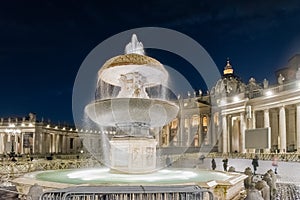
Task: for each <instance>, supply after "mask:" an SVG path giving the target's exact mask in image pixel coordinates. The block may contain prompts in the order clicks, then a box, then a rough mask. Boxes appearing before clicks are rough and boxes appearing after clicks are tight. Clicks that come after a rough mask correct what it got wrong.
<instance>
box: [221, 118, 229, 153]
mask: <svg viewBox="0 0 300 200" xmlns="http://www.w3.org/2000/svg"><path fill="white" fill-rule="evenodd" d="M222 132H223V153H227V151H228V150H227V146H228V145H227V143H228V141H227V140H228V138H227V117H226V115H223V116H222Z"/></svg>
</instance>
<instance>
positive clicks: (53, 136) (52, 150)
mask: <svg viewBox="0 0 300 200" xmlns="http://www.w3.org/2000/svg"><path fill="white" fill-rule="evenodd" d="M51 143H52V149H51V152H52V153H55V152H56V150H55V133H53V134H52V139H51Z"/></svg>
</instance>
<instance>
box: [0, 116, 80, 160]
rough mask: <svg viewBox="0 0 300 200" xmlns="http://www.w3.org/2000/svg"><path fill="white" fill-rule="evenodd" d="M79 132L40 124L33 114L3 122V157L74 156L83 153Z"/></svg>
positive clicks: (0, 135) (0, 142)
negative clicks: (16, 155) (12, 155)
mask: <svg viewBox="0 0 300 200" xmlns="http://www.w3.org/2000/svg"><path fill="white" fill-rule="evenodd" d="M81 141H82V140H81V139H80V138H79V136H78V130H76V129H75V128H74V127H70V126H59V125H55V124H51V123H46V122H43V121H38V120H37V119H36V115H35V114H32V113H30V114H29V116H27V117H23V118H1V119H0V154H2V155H5V154H10V153H11V152H15V153H16V154H20V155H24V154H27V155H28V154H31V155H32V154H42V155H48V154H75V153H78V151H80V150H82V149H83V146H82V142H81Z"/></svg>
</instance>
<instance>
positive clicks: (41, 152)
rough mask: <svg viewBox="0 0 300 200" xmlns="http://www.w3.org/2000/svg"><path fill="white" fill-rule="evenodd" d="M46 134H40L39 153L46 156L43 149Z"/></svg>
mask: <svg viewBox="0 0 300 200" xmlns="http://www.w3.org/2000/svg"><path fill="white" fill-rule="evenodd" d="M44 135H45V134H44V133H43V132H41V133H40V144H39V153H40V154H44V151H43V147H44V145H43V142H44V140H45V139H44Z"/></svg>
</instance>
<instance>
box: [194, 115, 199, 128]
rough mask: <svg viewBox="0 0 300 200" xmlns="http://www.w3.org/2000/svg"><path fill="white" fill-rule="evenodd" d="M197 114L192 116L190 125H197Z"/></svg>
mask: <svg viewBox="0 0 300 200" xmlns="http://www.w3.org/2000/svg"><path fill="white" fill-rule="evenodd" d="M199 119H200V118H199V116H198V115H194V116H193V117H192V126H198V125H199Z"/></svg>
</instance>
